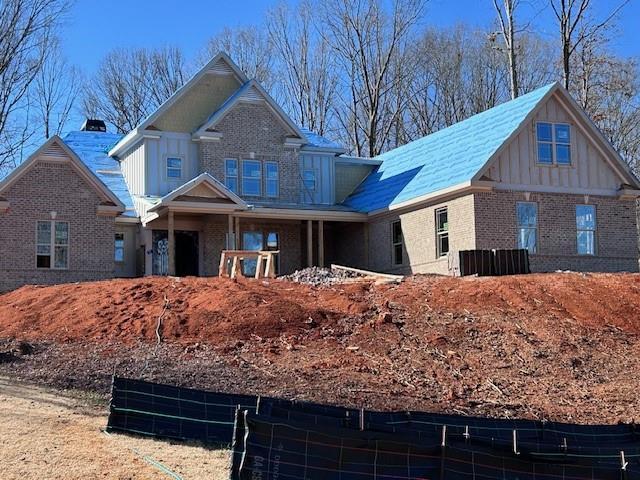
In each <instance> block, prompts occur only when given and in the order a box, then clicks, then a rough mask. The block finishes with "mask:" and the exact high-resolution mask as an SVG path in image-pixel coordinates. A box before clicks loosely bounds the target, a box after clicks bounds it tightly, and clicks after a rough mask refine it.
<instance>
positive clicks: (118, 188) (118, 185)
mask: <svg viewBox="0 0 640 480" xmlns="http://www.w3.org/2000/svg"><path fill="white" fill-rule="evenodd" d="M122 137H123V135H120V134H117V133H107V132H84V131H78V132H70V133H69V134H67V135H66V136H65V137H64V138H63V140H64V143H66V144H67V146H68V147H69V148H70V149H71V150H73V151H74V152H75V154H76V155H78V157H79V158H80V160H82V162H83V163H84V164H85V165H86V166H87V167H88V168H89V170H91V171H92V172H93V173H95V175H96V176H97V177H98V178H99V179H100V180H101V181H102V182H103V183H104V184H105V185H106V186H107V187H108V188H109V190H111V191H112V192H113V193H114V194H115V196H116V197H118V198H119V199H120V201H121V202H122V203H123V204H124V206H125V207H126V209H127V210H126V211H125V212H124V213H123V214H122V215H125V216H136V214H135V211H134V209H133V200H132V199H131V195H130V194H129V190H128V189H127V184H126V183H125V181H124V176H123V175H122V171H121V170H120V162H118V161H117V160H116V159H114V158H112V157H110V156H109V155H108V154H107V152H108V151H109V149H110V148H111V147H112V146H113V145H115V144H116V143H117V142H119V141H120V139H121V138H122Z"/></svg>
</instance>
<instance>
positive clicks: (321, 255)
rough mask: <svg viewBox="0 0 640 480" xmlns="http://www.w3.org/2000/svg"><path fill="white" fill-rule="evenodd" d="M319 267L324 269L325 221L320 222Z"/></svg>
mask: <svg viewBox="0 0 640 480" xmlns="http://www.w3.org/2000/svg"><path fill="white" fill-rule="evenodd" d="M318 266H319V267H320V268H322V267H324V220H318Z"/></svg>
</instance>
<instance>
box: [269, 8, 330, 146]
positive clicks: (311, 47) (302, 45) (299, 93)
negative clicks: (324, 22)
mask: <svg viewBox="0 0 640 480" xmlns="http://www.w3.org/2000/svg"><path fill="white" fill-rule="evenodd" d="M267 28H268V31H269V38H270V41H271V44H272V45H273V48H274V53H275V57H276V59H277V60H276V61H277V65H275V68H274V75H276V76H277V77H276V78H277V79H278V84H279V85H280V90H281V91H278V92H277V93H276V95H277V96H278V97H279V98H281V99H282V101H283V103H284V104H285V106H286V107H288V108H287V109H288V110H289V111H290V113H291V116H292V118H293V119H294V120H295V121H296V122H297V123H298V124H299V125H301V126H303V127H307V128H309V129H310V130H313V131H314V132H317V133H319V134H320V135H324V134H326V133H327V132H328V130H329V123H330V121H331V118H330V117H331V114H332V112H333V108H334V97H335V92H336V84H337V74H336V71H335V68H334V67H333V65H332V64H331V57H330V55H329V45H328V42H327V41H326V39H325V38H323V37H322V36H321V35H319V33H318V31H317V26H316V25H315V24H314V15H313V6H312V4H311V3H310V2H309V1H303V2H301V3H300V4H299V5H298V7H297V8H295V9H294V10H291V9H290V7H289V6H287V4H281V5H280V6H278V7H277V8H275V9H274V10H272V11H271V12H270V14H269V18H268V23H267Z"/></svg>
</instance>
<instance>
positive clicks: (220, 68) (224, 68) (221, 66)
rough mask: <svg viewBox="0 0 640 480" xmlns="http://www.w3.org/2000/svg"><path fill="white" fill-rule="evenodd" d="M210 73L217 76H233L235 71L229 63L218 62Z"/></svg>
mask: <svg viewBox="0 0 640 480" xmlns="http://www.w3.org/2000/svg"><path fill="white" fill-rule="evenodd" d="M209 72H210V73H213V74H215V75H233V69H232V68H231V67H230V66H229V65H228V64H227V62H223V61H222V60H220V61H218V62H217V63H216V64H215V65H214V66H213V67H211V70H209Z"/></svg>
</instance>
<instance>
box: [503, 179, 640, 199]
mask: <svg viewBox="0 0 640 480" xmlns="http://www.w3.org/2000/svg"><path fill="white" fill-rule="evenodd" d="M492 183H493V188H494V189H495V190H513V191H517V192H536V193H563V194H568V195H598V196H601V197H617V196H619V195H620V190H615V189H604V188H601V189H596V188H574V187H552V186H547V185H531V184H515V183H500V182H492ZM636 191H637V190H636ZM638 194H640V192H638Z"/></svg>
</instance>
